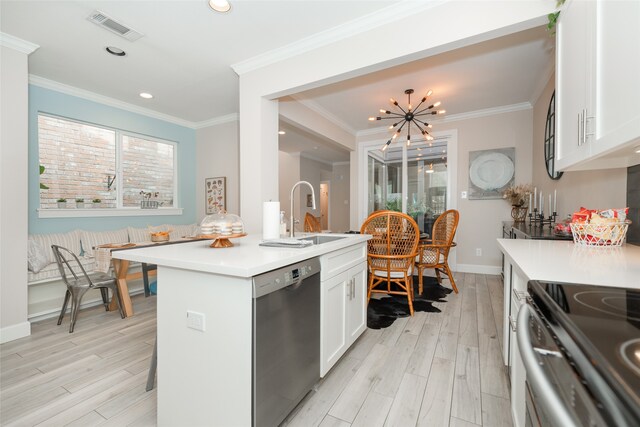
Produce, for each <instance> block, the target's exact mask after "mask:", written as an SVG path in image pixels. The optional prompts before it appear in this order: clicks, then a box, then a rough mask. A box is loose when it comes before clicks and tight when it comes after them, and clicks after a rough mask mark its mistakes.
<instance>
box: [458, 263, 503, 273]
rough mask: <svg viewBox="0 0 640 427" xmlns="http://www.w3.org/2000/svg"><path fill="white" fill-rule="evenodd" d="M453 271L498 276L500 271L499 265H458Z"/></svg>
mask: <svg viewBox="0 0 640 427" xmlns="http://www.w3.org/2000/svg"><path fill="white" fill-rule="evenodd" d="M456 267H457V268H456V270H455V271H459V272H461V273H476V274H493V275H498V274H500V272H501V271H502V268H500V266H499V265H481V264H458V265H457V266H456Z"/></svg>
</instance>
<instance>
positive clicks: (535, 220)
mask: <svg viewBox="0 0 640 427" xmlns="http://www.w3.org/2000/svg"><path fill="white" fill-rule="evenodd" d="M557 216H558V213H557V212H553V213H552V214H551V215H549V216H548V217H545V216H544V211H539V212H538V208H535V209H534V210H533V211H532V212H531V213H529V227H536V228H537V227H540V228H544V226H545V224H549V228H553V225H554V224H555V223H556V217H557Z"/></svg>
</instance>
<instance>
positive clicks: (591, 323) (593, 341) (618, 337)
mask: <svg viewBox="0 0 640 427" xmlns="http://www.w3.org/2000/svg"><path fill="white" fill-rule="evenodd" d="M528 288H529V294H530V295H531V297H532V298H533V301H534V303H535V305H536V306H537V307H538V308H539V309H540V311H541V312H542V313H543V315H544V316H545V317H546V318H547V320H548V321H549V322H550V323H551V325H552V327H553V325H554V324H555V325H556V327H557V326H559V327H561V328H562V329H563V330H564V331H566V332H567V333H568V334H569V336H570V337H571V338H572V339H573V341H574V342H575V343H576V345H577V346H578V347H579V348H580V349H581V350H582V352H583V353H584V354H585V355H586V356H587V357H588V359H589V361H590V363H591V364H592V365H593V367H594V368H595V369H596V370H597V371H598V372H599V373H600V374H601V375H602V377H603V378H604V379H605V381H607V383H609V385H610V387H611V388H612V389H614V390H615V391H616V393H617V394H619V395H620V396H621V397H622V398H623V400H625V401H626V402H627V404H628V405H630V406H631V407H632V408H633V410H634V412H635V411H640V289H626V288H613V287H605V286H592V285H580V284H569V283H548V282H536V281H531V282H529V286H528Z"/></svg>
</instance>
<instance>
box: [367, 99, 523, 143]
mask: <svg viewBox="0 0 640 427" xmlns="http://www.w3.org/2000/svg"><path fill="white" fill-rule="evenodd" d="M532 108H533V106H532V105H531V103H529V102H520V103H518V104H511V105H503V106H501V107H493V108H485V109H483V110H475V111H469V112H466V113H460V114H451V115H450V116H446V117H443V118H438V119H432V120H429V123H433V124H437V123H451V122H458V121H461V120H469V119H477V118H480V117H487V116H494V115H496V114H505V113H513V112H515V111H522V110H530V109H532ZM388 130H389V128H388V127H387V126H381V127H377V128H373V129H365V130H361V131H358V133H357V136H359V137H360V136H371V135H375V134H377V133H380V132H387V131H388Z"/></svg>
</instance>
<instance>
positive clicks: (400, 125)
mask: <svg viewBox="0 0 640 427" xmlns="http://www.w3.org/2000/svg"><path fill="white" fill-rule="evenodd" d="M414 92H415V91H414V90H413V89H406V90H405V91H404V93H405V94H406V95H407V104H406V105H407V107H401V106H400V105H399V104H398V101H396V100H395V99H394V98H389V102H391V104H392V105H394V106H396V107H398V109H399V111H397V110H393V109H389V110H386V109H380V110H379V111H380V113H381V114H383V115H385V114H386V116H382V117H369V120H370V121H374V120H385V119H394V120H397V122H396V123H394V124H392V125H390V126H388V129H389V130H394V129H395V133H394V134H393V135H392V136H391V139H389V141H388V143H387V144H385V146H384V147H383V148H382V151H384V150H386V148H387V147H388V146H389V145H390V144H391V143H392V142H393V141H394V140H396V139H398V136H400V133H401V132H402V131H403V129H404V127H405V125H406V128H407V131H406V133H407V139H406V141H407V146H409V145H411V133H410V132H411V125H414V126H415V127H416V128H418V132H420V134H421V135H423V136H424V138H425V139H426V140H427V141H432V140H434V138H433V137H432V136H431V135H430V134H429V132H428V131H427V130H426V129H431V128H433V126H432V125H431V124H429V123H427V122H425V121H423V120H425V119H426V117H425V116H427V115H436V114H444V113H445V110H440V111H438V110H434V107H438V106H440V105H441V102H440V101H438V102H436V103H434V104H432V105H429V106H428V107H426V106H425V104H424V103H425V101H426V99H427V97H429V96H431V95H432V94H433V91H432V90H428V91H427V93H426V95H425V96H424V98H422V100H421V101H420V102H419V103H418V104H417V105H415V106H414V105H413V104H412V103H411V94H413V93H414ZM423 126H424V127H423ZM414 132H415V131H414Z"/></svg>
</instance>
